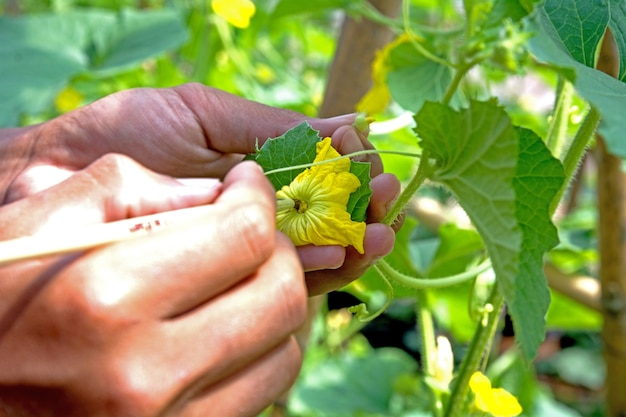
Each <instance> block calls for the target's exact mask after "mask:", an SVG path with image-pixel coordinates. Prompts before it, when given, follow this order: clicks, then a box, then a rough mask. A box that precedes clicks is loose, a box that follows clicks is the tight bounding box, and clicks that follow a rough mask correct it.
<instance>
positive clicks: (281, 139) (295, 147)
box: [254, 122, 320, 190]
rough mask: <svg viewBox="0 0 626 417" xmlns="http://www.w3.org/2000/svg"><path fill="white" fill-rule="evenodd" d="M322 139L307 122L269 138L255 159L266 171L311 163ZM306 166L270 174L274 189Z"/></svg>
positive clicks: (285, 182) (285, 183) (279, 187)
mask: <svg viewBox="0 0 626 417" xmlns="http://www.w3.org/2000/svg"><path fill="white" fill-rule="evenodd" d="M319 141H320V136H319V134H318V131H317V130H314V129H313V128H312V127H311V125H309V124H308V123H307V122H303V123H301V124H299V125H298V126H295V127H293V128H291V129H289V130H288V131H287V132H285V133H284V134H282V135H280V136H278V137H275V138H270V139H268V140H267V141H266V142H265V143H264V144H263V146H262V147H261V149H259V151H258V152H257V153H256V154H255V155H254V159H255V160H256V161H257V162H258V163H259V165H261V166H262V167H263V170H264V171H271V170H274V169H276V168H284V167H290V166H294V165H303V164H310V163H311V162H313V161H314V160H315V154H316V150H315V148H316V145H317V142H319ZM305 169H306V168H298V169H293V170H289V171H283V172H278V173H275V174H270V175H268V176H267V178H268V179H269V180H270V182H271V183H272V185H273V186H274V189H276V190H279V189H281V188H282V187H283V186H284V185H289V184H291V182H292V181H293V180H294V179H295V178H296V177H297V176H298V174H300V173H301V172H302V171H304V170H305Z"/></svg>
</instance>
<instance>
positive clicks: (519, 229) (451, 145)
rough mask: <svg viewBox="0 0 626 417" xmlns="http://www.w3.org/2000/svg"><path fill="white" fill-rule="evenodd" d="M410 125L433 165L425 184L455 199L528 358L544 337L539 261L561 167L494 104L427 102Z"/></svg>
mask: <svg viewBox="0 0 626 417" xmlns="http://www.w3.org/2000/svg"><path fill="white" fill-rule="evenodd" d="M416 121H417V129H416V130H417V133H418V135H419V137H420V138H421V144H422V147H423V148H424V149H425V150H428V151H429V152H430V153H431V156H432V157H433V158H434V160H435V161H436V162H435V168H434V172H433V174H432V180H434V181H436V182H438V183H441V184H443V185H445V186H447V187H448V188H449V189H450V190H451V191H452V192H453V193H454V194H455V196H456V197H457V200H458V202H459V204H461V206H462V207H463V208H464V209H465V211H466V212H467V213H468V215H469V217H470V218H471V220H472V222H473V223H474V225H475V226H476V229H477V230H478V231H479V233H480V235H481V236H482V238H483V241H484V242H485V246H486V247H487V250H488V252H489V256H490V258H491V261H492V264H493V268H494V271H495V273H496V278H497V280H498V282H499V284H500V285H499V288H500V290H501V291H502V294H503V296H504V298H505V301H506V302H507V305H508V306H509V309H510V313H511V316H512V318H513V321H514V324H515V333H516V340H517V341H518V342H519V344H520V346H521V348H522V351H523V352H524V354H525V355H526V356H527V357H529V358H532V357H534V356H535V354H536V351H537V348H538V346H539V344H540V343H541V341H542V340H543V337H544V333H545V322H544V319H543V317H544V316H545V314H546V311H547V308H548V304H549V297H547V296H546V294H547V284H546V282H545V277H544V276H543V274H542V272H541V271H542V265H543V260H542V256H543V253H544V252H545V251H547V250H548V249H549V248H551V247H552V246H554V244H555V243H556V233H555V230H556V229H554V226H551V223H550V218H549V215H548V205H549V204H550V203H551V201H552V198H553V197H554V189H555V186H556V184H557V182H558V184H559V185H560V182H562V173H561V176H559V168H560V164H559V163H558V162H557V161H556V160H554V158H552V157H551V156H550V154H549V152H548V151H547V149H545V146H543V147H541V145H539V144H538V143H537V141H536V140H535V139H538V138H536V137H533V136H529V135H527V134H526V131H522V132H520V133H521V134H522V137H521V138H520V135H519V134H518V132H517V131H516V130H515V129H514V127H513V126H512V124H511V122H510V120H509V118H508V116H507V115H506V113H505V112H504V110H503V109H502V108H501V107H499V106H497V104H496V103H495V102H494V101H489V102H476V101H471V102H470V107H469V109H464V110H461V111H458V112H457V111H454V110H452V109H451V108H449V107H447V106H444V105H441V104H436V103H426V105H425V106H424V107H423V108H422V110H421V111H420V112H419V113H418V114H417V116H416ZM539 142H541V141H540V140H539ZM546 153H547V154H546ZM543 176H546V177H547V178H546V179H540V178H543ZM556 189H558V186H556ZM531 202H532V204H534V205H535V206H532V207H530V206H527V205H530V204H531ZM550 226H551V227H550ZM537 271H539V272H538V275H537ZM542 294H543V295H542Z"/></svg>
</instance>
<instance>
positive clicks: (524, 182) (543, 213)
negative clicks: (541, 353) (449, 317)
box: [508, 128, 565, 357]
mask: <svg viewBox="0 0 626 417" xmlns="http://www.w3.org/2000/svg"><path fill="white" fill-rule="evenodd" d="M517 132H518V134H519V157H518V163H517V169H516V173H515V178H514V180H513V186H514V188H515V194H516V201H515V203H516V212H515V214H516V217H517V221H518V223H519V227H520V229H521V231H522V248H521V249H522V250H521V253H520V260H519V272H518V277H517V280H516V291H517V295H516V297H515V298H514V299H513V300H512V302H510V303H509V305H508V308H509V313H510V314H511V316H512V317H514V318H519V317H522V316H523V317H524V321H528V323H527V324H526V325H529V324H530V323H533V324H532V326H533V327H532V329H533V330H534V331H531V329H521V328H520V327H521V326H522V323H520V322H519V319H518V321H517V322H514V324H515V334H516V338H517V340H518V341H519V342H520V344H521V345H522V346H523V347H525V348H527V349H528V350H525V353H526V354H527V355H528V354H529V353H530V347H531V346H533V347H538V346H539V344H540V343H541V342H542V341H543V334H544V331H545V316H546V313H547V311H548V307H549V306H550V292H549V290H548V284H547V281H546V278H545V275H544V273H543V256H544V254H545V253H546V252H547V251H549V250H550V249H552V248H553V247H554V246H556V245H557V244H558V242H559V239H558V235H557V229H556V227H555V226H554V224H552V221H551V220H550V204H551V203H552V200H553V199H554V196H555V195H556V193H557V191H558V190H559V189H560V187H561V185H562V184H563V181H564V178H565V174H564V172H563V167H562V165H561V163H560V162H559V161H558V160H557V159H555V158H554V157H553V156H552V154H551V153H550V151H549V150H548V149H547V148H546V146H545V144H544V142H543V141H542V140H541V138H540V137H538V136H537V135H536V134H535V133H533V132H532V131H530V130H528V129H521V128H518V129H517ZM528 356H529V357H533V356H534V355H528Z"/></svg>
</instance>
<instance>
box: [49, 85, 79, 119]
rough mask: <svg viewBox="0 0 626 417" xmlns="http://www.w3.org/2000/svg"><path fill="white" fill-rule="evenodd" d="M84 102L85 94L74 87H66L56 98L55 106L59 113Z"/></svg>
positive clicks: (72, 108)
mask: <svg viewBox="0 0 626 417" xmlns="http://www.w3.org/2000/svg"><path fill="white" fill-rule="evenodd" d="M82 102H83V95H82V94H81V93H79V92H78V91H76V90H75V89H74V88H72V87H65V88H64V89H63V90H61V91H60V92H59V94H57V96H56V97H55V98H54V107H55V108H56V109H57V111H58V112H59V113H66V112H68V111H71V110H74V109H76V108H78V106H80V105H81V103H82Z"/></svg>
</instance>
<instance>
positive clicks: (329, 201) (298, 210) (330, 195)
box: [276, 138, 365, 253]
mask: <svg viewBox="0 0 626 417" xmlns="http://www.w3.org/2000/svg"><path fill="white" fill-rule="evenodd" d="M330 143H331V139H330V138H325V139H324V140H322V141H320V142H319V143H318V144H317V148H316V151H317V156H316V157H315V162H320V161H325V160H328V159H333V158H337V157H339V156H340V155H339V153H338V152H337V151H336V150H335V149H334V148H333V147H332V146H331V144H330ZM360 185H361V183H360V181H359V179H358V178H357V177H356V175H354V174H352V173H350V160H349V159H347V158H343V159H339V160H337V161H334V162H328V163H325V164H320V165H314V166H312V167H311V168H307V169H306V170H304V171H303V172H301V173H300V174H299V175H298V176H297V177H296V178H295V179H294V180H293V181H292V182H291V184H289V185H285V186H284V187H283V188H282V189H280V190H278V191H277V192H276V197H277V198H278V199H282V200H283V201H287V202H288V203H289V204H287V207H283V206H282V204H281V205H280V206H279V208H278V210H277V213H276V220H277V226H278V229H279V230H281V231H282V232H283V233H285V234H286V235H287V236H289V237H290V238H291V240H292V241H293V243H294V244H295V245H296V246H301V245H308V244H313V245H318V246H324V245H341V246H344V247H345V246H350V245H352V246H354V247H355V248H356V250H357V251H358V252H359V253H363V252H364V250H363V238H364V236H365V223H364V222H354V221H352V219H351V218H350V213H348V212H347V211H346V206H347V204H348V199H349V198H350V194H352V193H353V192H354V191H356V190H357V188H359V186H360Z"/></svg>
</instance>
